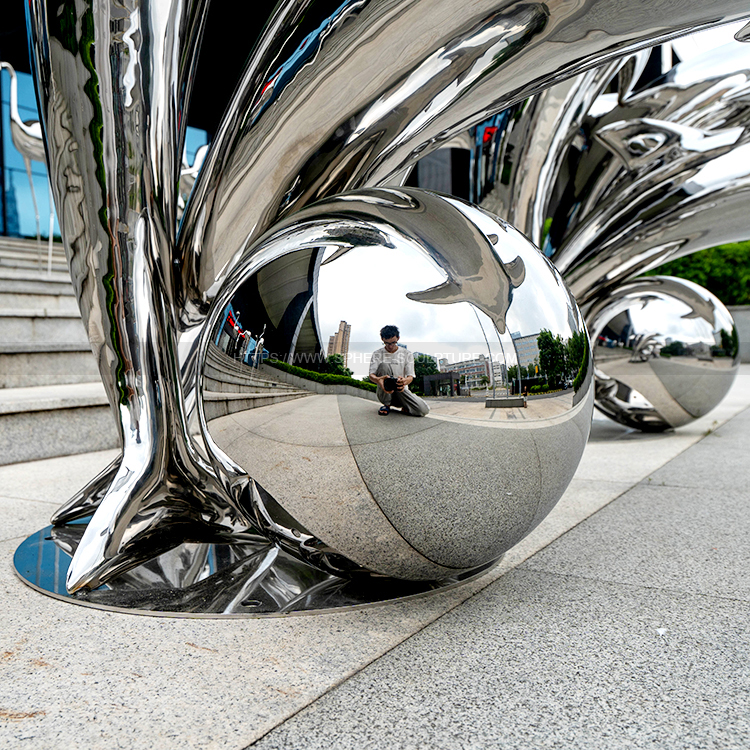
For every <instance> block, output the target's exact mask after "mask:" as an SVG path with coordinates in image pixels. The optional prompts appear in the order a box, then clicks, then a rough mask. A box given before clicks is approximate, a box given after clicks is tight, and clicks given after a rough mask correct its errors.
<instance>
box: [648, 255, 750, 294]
mask: <svg viewBox="0 0 750 750" xmlns="http://www.w3.org/2000/svg"><path fill="white" fill-rule="evenodd" d="M655 274H659V275H668V276H679V277H680V278H681V279H687V280H688V281H693V282H695V283H696V284H700V285H701V286H703V287H705V288H706V289H708V290H709V291H710V292H713V293H714V294H715V295H716V296H717V297H718V298H719V299H720V300H721V301H722V302H723V303H724V304H725V305H749V304H750V241H747V242H731V243H729V244H727V245H719V246H718V247H712V248H710V249H708V250H701V251H700V252H698V253H693V254H692V255H686V256H685V257H684V258H678V259H677V260H673V261H670V262H669V263H665V264H664V265H663V266H659V268H656V269H654V270H653V271H649V272H648V273H647V274H645V275H646V276H653V275H655Z"/></svg>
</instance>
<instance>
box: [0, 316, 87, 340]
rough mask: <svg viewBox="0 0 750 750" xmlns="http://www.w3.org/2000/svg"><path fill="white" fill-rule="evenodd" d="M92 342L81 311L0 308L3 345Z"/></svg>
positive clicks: (0, 334) (0, 328) (0, 332)
mask: <svg viewBox="0 0 750 750" xmlns="http://www.w3.org/2000/svg"><path fill="white" fill-rule="evenodd" d="M15 343H24V344H38V345H39V346H40V347H45V346H47V345H48V344H52V343H63V344H88V338H87V337H86V331H85V329H84V327H83V322H82V321H81V316H80V315H79V313H78V311H77V310H75V311H71V310H20V309H9V310H8V309H5V310H3V309H0V345H7V344H15Z"/></svg>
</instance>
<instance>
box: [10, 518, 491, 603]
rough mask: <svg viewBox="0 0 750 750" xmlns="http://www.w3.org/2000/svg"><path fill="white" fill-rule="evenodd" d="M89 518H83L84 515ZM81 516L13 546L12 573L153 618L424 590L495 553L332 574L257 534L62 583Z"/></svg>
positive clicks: (404, 595)
mask: <svg viewBox="0 0 750 750" xmlns="http://www.w3.org/2000/svg"><path fill="white" fill-rule="evenodd" d="M86 520H88V519H86ZM85 528H86V523H85V521H84V522H82V523H73V524H69V525H66V526H56V527H52V526H47V527H45V528H44V529H42V530H41V531H38V532H36V533H35V534H32V535H31V536H30V537H28V538H27V539H26V540H25V541H23V542H22V543H21V544H20V545H19V547H18V549H17V550H16V552H15V555H14V557H13V565H14V568H15V571H16V574H17V575H18V576H19V578H20V579H21V580H22V581H23V582H24V583H25V584H27V585H28V586H30V587H31V588H33V589H36V590H37V591H39V592H40V593H42V594H46V595H47V596H51V597H54V598H56V599H60V600H62V601H66V602H70V603H71V604H79V605H82V606H84V607H94V608H96V609H105V610H110V611H115V612H126V613H129V614H137V615H151V616H157V617H216V618H218V617H273V616H280V615H292V614H311V613H315V612H330V611H337V610H346V609H351V608H353V607H364V606H372V605H376V604H384V603H387V602H393V601H397V600H403V599H409V598H413V597H418V596H424V595H426V594H429V593H431V592H434V591H441V590H443V589H446V588H451V587H453V586H457V585H459V584H461V583H464V582H466V581H468V580H471V579H473V578H476V577H477V576H479V575H481V574H483V573H485V572H486V571H487V570H489V569H490V568H492V567H494V566H495V565H496V564H497V563H498V562H499V560H496V561H493V562H491V563H488V564H487V565H484V566H481V567H479V568H475V569H473V570H471V571H468V572H465V573H462V574H460V575H457V576H455V577H453V578H448V579H444V580H441V581H403V580H398V579H395V578H386V577H384V576H379V575H376V574H372V575H367V576H359V577H357V578H353V579H344V578H338V577H336V576H333V575H329V574H327V573H324V572H322V571H320V570H317V569H316V568H313V567H311V566H309V565H307V564H305V563H303V562H301V561H300V560H297V559H296V558H293V557H291V556H290V555H288V554H286V553H285V552H284V551H283V550H281V549H279V547H277V546H276V545H273V544H271V543H269V542H268V541H267V540H264V539H261V538H260V537H259V538H258V539H257V541H253V542H249V543H248V542H242V543H237V544H231V543H222V544H199V543H185V544H182V545H180V546H179V547H177V548H175V549H173V550H170V551H169V552H166V553H164V554H162V555H160V556H159V557H156V558H154V559H153V560H149V561H148V562H146V563H143V564H142V565H140V566H138V567H137V568H134V569H133V570H130V571H128V572H127V573H123V574H121V575H120V576H118V577H117V578H116V579H114V580H112V581H110V582H109V583H107V584H104V585H102V586H100V587H99V588H98V589H95V590H93V591H80V592H77V593H75V594H69V593H68V591H67V589H66V588H65V578H66V575H67V572H68V565H69V564H70V561H71V559H72V556H71V552H74V551H75V549H76V547H77V542H78V540H79V539H80V538H81V536H82V534H83V531H84V530H85Z"/></svg>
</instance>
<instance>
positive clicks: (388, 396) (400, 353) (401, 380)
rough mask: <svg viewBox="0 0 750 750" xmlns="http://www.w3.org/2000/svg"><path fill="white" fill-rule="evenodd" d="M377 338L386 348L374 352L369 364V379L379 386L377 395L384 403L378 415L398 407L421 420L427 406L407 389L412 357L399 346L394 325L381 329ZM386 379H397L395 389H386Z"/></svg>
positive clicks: (412, 370)
mask: <svg viewBox="0 0 750 750" xmlns="http://www.w3.org/2000/svg"><path fill="white" fill-rule="evenodd" d="M380 338H381V339H382V341H383V344H384V345H385V346H383V348H382V349H378V350H376V351H374V352H373V354H372V361H371V362H370V380H372V382H373V383H377V384H378V391H377V396H378V400H379V401H380V402H381V403H382V404H383V405H382V406H381V407H380V410H379V411H378V414H382V415H386V414H388V413H389V412H390V410H391V406H392V405H393V406H400V407H401V413H402V414H412V415H413V416H415V417H424V416H425V414H428V413H429V411H430V407H429V406H427V404H426V403H425V402H424V401H422V399H421V398H419V396H415V395H414V394H413V393H412V392H411V391H410V390H409V383H411V381H412V380H414V356H413V355H412V353H411V352H410V351H409V350H408V349H404V348H403V347H399V345H398V338H399V332H398V328H396V326H385V327H384V328H381V329H380ZM386 378H395V379H396V387H395V390H394V389H391V390H386V389H385V387H384V386H385V379H386ZM389 385H390V384H389Z"/></svg>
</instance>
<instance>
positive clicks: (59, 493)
mask: <svg viewBox="0 0 750 750" xmlns="http://www.w3.org/2000/svg"><path fill="white" fill-rule="evenodd" d="M749 405H750V367H747V366H745V367H743V369H742V371H741V373H740V376H739V377H738V379H737V381H736V383H735V386H734V388H733V389H732V391H731V392H730V394H729V396H728V397H727V399H725V401H724V402H723V403H722V404H721V405H720V406H719V407H718V408H717V409H716V410H715V411H714V412H712V413H711V414H709V415H708V416H707V417H704V418H703V419H701V420H698V421H697V422H694V423H693V424H692V425H688V426H686V427H684V428H681V429H680V430H677V431H676V432H675V433H673V434H670V435H641V434H638V433H634V432H632V431H630V430H627V429H625V428H621V427H620V426H618V425H615V424H614V423H612V422H609V421H607V420H604V419H598V418H597V419H596V420H595V423H594V428H593V430H592V437H591V439H590V441H589V444H588V446H587V448H586V451H585V453H584V457H583V460H582V462H581V465H580V467H579V469H578V472H577V473H576V476H575V478H574V479H573V482H572V483H571V486H570V488H569V489H568V491H567V492H566V494H565V496H564V497H563V499H562V500H561V501H560V503H559V504H558V506H557V507H556V508H555V510H554V511H553V512H552V514H550V516H549V517H548V518H547V519H546V520H545V521H544V522H543V523H542V524H541V525H540V526H539V527H538V528H537V529H536V530H535V531H534V532H533V533H532V534H531V535H530V536H529V537H527V538H526V539H525V540H524V541H523V542H521V544H519V545H517V546H516V547H515V548H513V549H512V550H511V551H510V552H509V553H508V554H507V555H506V557H505V558H504V560H503V562H502V563H501V564H500V565H499V566H498V567H497V568H495V569H494V570H493V571H491V572H490V573H488V574H487V575H485V576H483V577H481V578H480V579H477V580H475V581H472V582H470V583H468V584H466V585H464V586H461V587H459V588H456V589H452V590H450V591H443V592H439V593H438V594H436V595H433V596H429V597H425V598H423V599H419V600H416V601H408V602H401V603H395V604H388V605H383V606H378V607H373V608H369V609H364V610H359V611H347V612H336V613H328V614H319V615H311V616H301V617H286V618H274V619H244V620H178V619H157V618H150V617H139V616H133V615H124V614H118V613H112V612H103V611H97V610H91V609H86V608H82V607H76V606H73V605H70V604H66V603H64V602H60V601H57V600H54V599H50V598H48V597H45V596H42V595H40V594H38V593H36V592H34V591H32V590H31V589H29V588H27V587H26V586H24V585H23V584H22V583H21V582H20V581H19V580H17V579H16V578H15V576H14V575H13V573H12V571H11V558H12V553H13V551H14V550H15V548H16V547H17V545H18V544H19V543H20V542H21V540H22V539H23V538H24V537H25V536H26V535H28V534H30V533H32V532H34V531H36V530H37V529H39V528H40V527H42V526H43V525H45V524H46V523H47V518H48V517H49V514H50V512H51V511H52V510H53V509H54V508H55V507H56V505H58V504H59V503H61V502H62V501H63V500H65V499H66V497H67V496H68V495H70V494H71V493H72V492H73V491H75V490H76V489H77V488H78V487H79V486H80V485H81V484H83V483H84V482H85V481H86V480H87V479H88V478H90V477H91V476H93V474H94V473H95V471H96V470H97V469H98V468H101V467H103V466H104V465H106V464H107V463H108V461H109V460H111V457H112V452H111V451H104V452H100V453H96V454H85V455H82V456H72V457H67V458H62V459H48V460H45V461H38V462H33V463H28V464H15V465H11V466H4V467H0V509H2V510H3V517H4V518H5V523H4V524H3V526H2V534H1V535H0V539H1V540H2V541H0V554H2V556H3V558H4V559H5V560H6V563H5V565H3V566H2V568H1V569H0V598H2V605H1V606H2V612H3V616H2V620H1V621H0V655H2V659H0V747H12V748H15V747H24V746H29V747H32V746H33V747H34V748H78V747H80V748H98V747H102V748H104V747H106V748H108V749H109V748H151V747H158V748H178V747H179V748H185V747H189V748H192V747H196V748H245V747H250V746H252V747H255V748H262V749H264V750H265V749H267V748H317V747H320V748H350V747H351V748H368V747H372V748H375V747H377V748H423V747H424V748H433V747H435V748H454V747H455V748H485V747H498V748H536V747H566V746H575V747H581V748H597V749H599V748H639V747H644V748H645V747H649V748H670V750H671V749H672V748H683V747H684V748H688V747H691V748H692V747H696V748H697V747H701V748H714V747H715V748H746V747H748V746H750V719H749V718H748V717H750V636H749V635H748V633H749V632H750V552H749V551H748V545H747V539H748V532H750V516H749V515H748V513H747V497H748V493H747V485H748V479H749V478H750V468H748V462H747V455H748V451H747V448H748V443H750V411H745V410H746V409H747V407H748V406H749Z"/></svg>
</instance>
